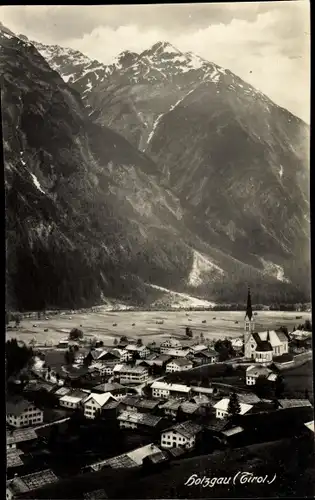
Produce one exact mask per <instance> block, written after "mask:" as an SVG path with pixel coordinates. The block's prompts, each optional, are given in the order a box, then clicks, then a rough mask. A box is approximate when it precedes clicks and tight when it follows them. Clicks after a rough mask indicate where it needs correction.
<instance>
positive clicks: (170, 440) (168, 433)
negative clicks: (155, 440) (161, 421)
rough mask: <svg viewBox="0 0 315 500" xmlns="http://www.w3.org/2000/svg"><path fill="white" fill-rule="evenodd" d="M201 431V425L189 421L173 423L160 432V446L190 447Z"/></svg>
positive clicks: (193, 444)
mask: <svg viewBox="0 0 315 500" xmlns="http://www.w3.org/2000/svg"><path fill="white" fill-rule="evenodd" d="M201 431H202V426H201V425H199V424H196V423H194V422H190V421H187V422H183V423H181V424H177V425H174V426H173V427H170V428H169V429H165V430H164V431H163V432H162V433H161V446H162V448H175V447H178V446H184V447H185V448H187V449H192V448H193V447H194V446H195V444H196V439H197V437H198V435H199V434H200V433H201Z"/></svg>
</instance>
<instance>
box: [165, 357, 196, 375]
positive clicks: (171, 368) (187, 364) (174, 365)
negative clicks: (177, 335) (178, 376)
mask: <svg viewBox="0 0 315 500" xmlns="http://www.w3.org/2000/svg"><path fill="white" fill-rule="evenodd" d="M192 367H193V364H192V362H191V361H189V359H186V358H178V359H173V361H170V362H169V363H167V365H166V369H165V371H166V372H167V373H174V372H180V371H183V370H190V369H191V368H192Z"/></svg>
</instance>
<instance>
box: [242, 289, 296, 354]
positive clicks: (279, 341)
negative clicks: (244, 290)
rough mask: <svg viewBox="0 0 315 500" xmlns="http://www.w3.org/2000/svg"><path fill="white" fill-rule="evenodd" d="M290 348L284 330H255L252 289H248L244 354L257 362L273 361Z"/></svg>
mask: <svg viewBox="0 0 315 500" xmlns="http://www.w3.org/2000/svg"><path fill="white" fill-rule="evenodd" d="M288 350H289V339H288V336H287V335H286V334H285V333H284V332H282V331H276V330H270V331H269V330H267V331H264V332H259V333H258V332H256V331H255V322H254V315H253V309H252V300H251V294H250V289H248V295H247V306H246V313H245V325H244V355H245V358H248V359H251V360H254V361H255V362H256V363H272V360H273V358H274V357H276V356H281V355H282V354H285V353H287V352H288Z"/></svg>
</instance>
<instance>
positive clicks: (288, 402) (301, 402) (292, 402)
mask: <svg viewBox="0 0 315 500" xmlns="http://www.w3.org/2000/svg"><path fill="white" fill-rule="evenodd" d="M278 403H279V408H305V407H311V408H312V404H311V403H310V401H309V400H308V399H278Z"/></svg>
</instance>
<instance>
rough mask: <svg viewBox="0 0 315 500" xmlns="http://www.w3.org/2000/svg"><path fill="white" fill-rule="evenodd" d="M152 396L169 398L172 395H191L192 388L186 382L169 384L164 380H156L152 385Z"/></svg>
mask: <svg viewBox="0 0 315 500" xmlns="http://www.w3.org/2000/svg"><path fill="white" fill-rule="evenodd" d="M151 389H152V396H153V397H154V398H165V399H168V398H169V397H170V396H171V397H173V398H182V397H189V396H190V394H191V389H190V387H188V386H187V385H184V384H168V383H167V382H163V381H159V380H157V381H155V382H153V384H152V385H151Z"/></svg>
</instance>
